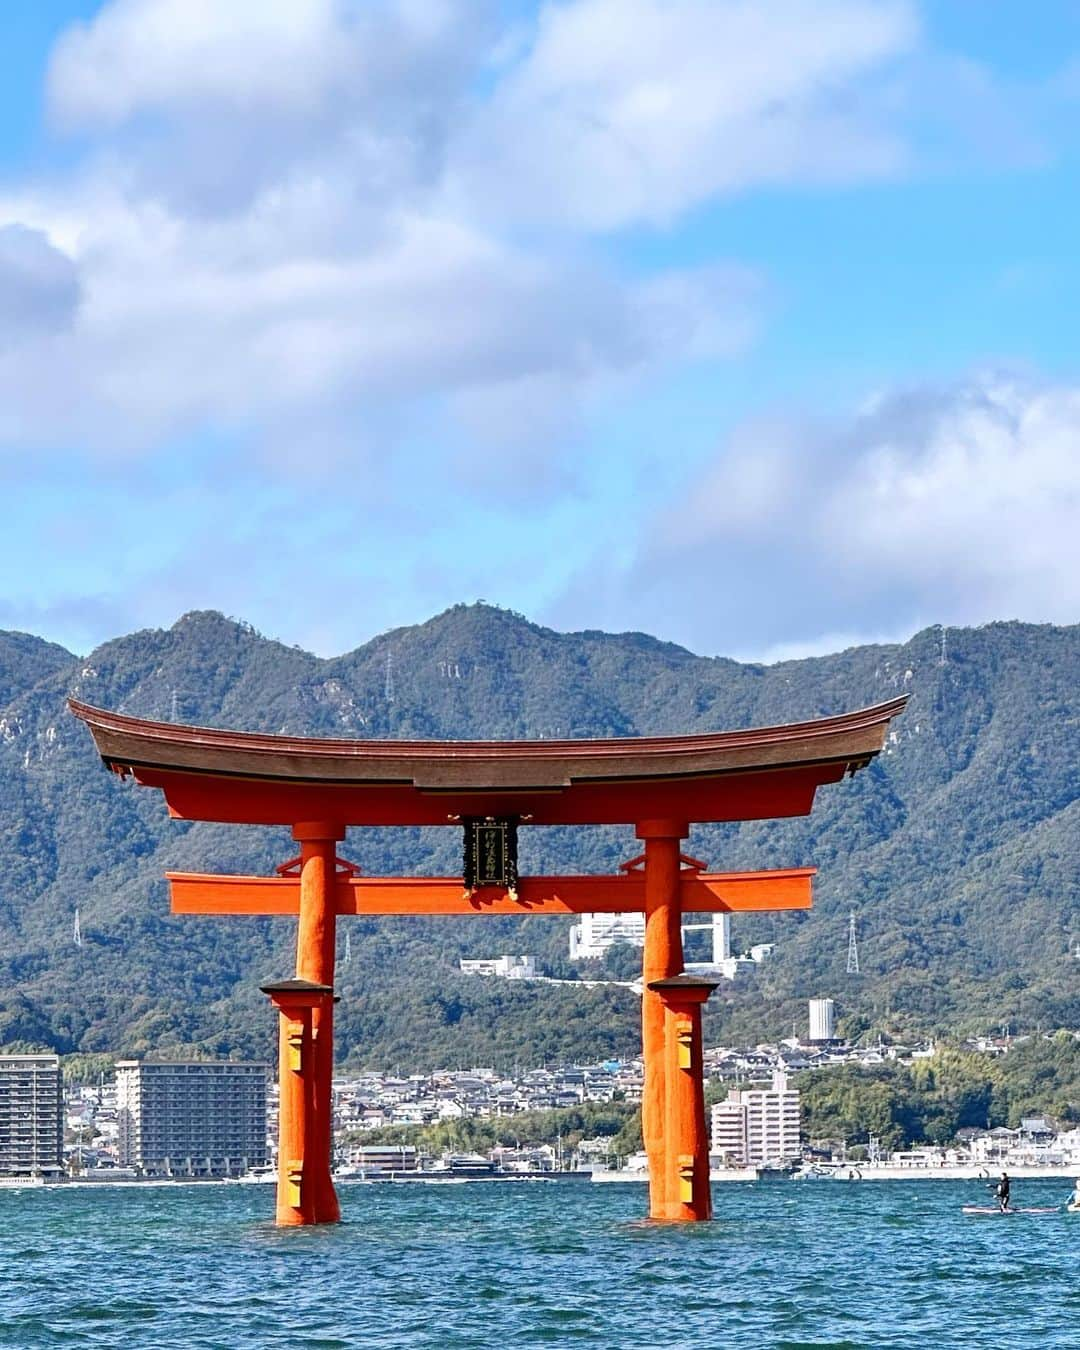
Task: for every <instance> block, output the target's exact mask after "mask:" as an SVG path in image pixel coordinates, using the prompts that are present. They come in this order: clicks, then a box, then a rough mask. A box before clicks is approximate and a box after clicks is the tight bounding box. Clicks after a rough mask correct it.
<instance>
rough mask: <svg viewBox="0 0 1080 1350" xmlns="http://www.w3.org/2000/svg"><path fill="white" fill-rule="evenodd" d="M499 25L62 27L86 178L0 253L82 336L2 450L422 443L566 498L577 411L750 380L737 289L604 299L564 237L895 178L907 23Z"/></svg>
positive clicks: (265, 16)
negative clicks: (891, 114) (897, 69)
mask: <svg viewBox="0 0 1080 1350" xmlns="http://www.w3.org/2000/svg"><path fill="white" fill-rule="evenodd" d="M498 15H499V9H498V7H497V5H496V4H495V3H494V0H477V2H476V3H467V4H461V3H455V0H363V2H362V0H305V3H303V4H297V3H294V0H230V3H228V4H222V3H218V2H217V0H110V2H109V3H106V4H104V5H103V6H102V8H101V9H100V10H99V12H98V13H97V15H96V16H95V17H94V18H92V19H90V20H88V21H87V22H85V23H80V24H75V25H73V26H72V27H71V28H70V29H69V30H68V31H67V32H66V33H65V34H64V36H63V37H62V38H61V39H60V41H59V43H58V44H57V46H56V49H55V52H54V54H53V59H52V63H51V67H50V71H49V81H48V94H49V101H50V107H51V110H52V113H53V116H54V119H55V120H56V122H57V124H58V125H60V126H62V127H66V128H71V129H74V130H75V131H77V132H78V133H79V134H80V136H81V137H82V138H83V140H82V144H84V145H85V146H86V147H87V148H86V152H85V154H84V156H83V158H82V159H81V161H80V162H79V163H78V164H77V165H76V166H75V167H74V168H71V169H69V170H67V171H58V172H57V174H56V175H55V176H54V177H52V178H51V179H49V180H47V181H40V182H36V183H35V182H26V183H23V184H21V185H16V186H15V187H14V188H12V189H11V190H10V191H9V192H8V196H7V199H6V200H3V199H0V229H3V227H5V226H6V227H8V232H7V233H5V234H4V235H2V236H0V238H6V239H8V241H9V243H10V242H11V240H13V239H15V238H16V237H18V238H20V239H22V238H23V237H24V236H23V235H22V234H19V233H18V232H19V231H36V232H37V233H36V234H35V235H33V238H35V239H36V240H37V241H38V251H39V253H40V255H41V258H44V257H46V256H47V257H48V259H49V260H50V266H51V267H52V269H53V272H52V274H51V275H52V276H53V282H52V283H50V284H54V285H55V286H60V281H59V280H58V279H59V278H60V276H61V273H63V274H64V276H66V277H67V278H68V279H69V280H68V283H67V284H68V289H67V290H66V291H64V292H63V294H64V295H65V296H66V297H67V298H68V301H70V297H71V296H72V295H74V294H77V297H78V304H77V305H76V304H74V303H73V302H71V303H67V302H65V303H67V308H66V310H64V311H63V313H62V314H61V310H60V309H55V310H54V311H51V312H52V313H53V316H54V319H53V322H52V323H51V325H46V326H44V327H42V325H41V324H40V323H39V324H38V326H37V328H35V327H34V321H33V320H32V319H31V317H30V316H29V313H28V314H27V317H26V319H25V329H26V334H27V341H25V342H19V343H9V344H8V346H7V347H6V348H4V349H3V350H0V441H2V442H4V443H6V445H7V447H8V448H10V449H11V450H15V451H18V450H19V449H20V448H22V447H24V446H27V445H33V446H38V447H40V446H44V445H54V446H55V445H64V444H70V445H72V446H73V447H76V448H79V449H90V450H92V451H94V452H96V453H99V454H115V453H121V454H145V455H152V454H154V453H161V452H162V447H164V446H167V445H168V444H169V443H170V442H172V441H174V440H175V438H176V437H177V436H180V435H184V434H185V433H189V432H191V431H198V430H200V429H209V430H211V431H213V432H215V433H220V434H221V437H222V440H224V441H228V440H229V439H230V438H234V439H235V438H237V437H238V438H240V439H241V440H242V441H243V442H244V443H245V445H247V446H249V447H251V448H253V450H254V452H255V454H256V455H257V456H261V458H262V459H263V460H264V461H265V462H267V463H270V464H277V465H280V466H282V467H284V468H291V467H294V466H296V465H297V464H298V463H301V462H302V463H304V464H307V465H310V464H312V463H317V462H322V463H323V464H324V465H327V466H328V465H331V464H333V463H334V462H350V461H352V462H361V463H366V462H369V461H370V458H371V456H372V455H373V454H376V453H378V447H376V446H375V441H374V439H373V437H372V428H373V427H376V428H378V430H379V442H380V446H381V449H382V451H383V453H385V451H386V448H387V447H390V448H391V449H392V448H393V445H394V436H395V431H396V429H397V428H401V427H404V426H405V425H406V424H411V425H413V426H414V427H415V423H416V421H417V419H426V421H427V423H428V425H429V426H430V427H434V428H435V429H436V430H435V431H434V433H433V434H428V435H426V437H425V443H426V446H427V450H426V453H427V454H428V456H429V457H430V458H431V459H435V458H437V457H439V456H442V457H444V458H452V457H454V456H457V457H458V458H459V460H460V459H461V457H462V455H463V454H464V461H463V462H467V463H468V464H469V465H470V466H471V469H472V471H473V477H474V478H483V477H484V475H485V474H486V472H487V469H486V467H485V466H488V465H492V464H494V460H493V459H492V456H491V455H490V454H489V453H488V450H487V449H486V448H485V446H488V447H489V446H491V445H493V444H496V443H498V442H499V441H502V440H504V438H506V441H505V443H508V444H510V446H511V453H514V451H515V450H516V451H519V452H521V453H527V454H529V455H531V456H533V462H534V463H535V453H536V452H535V444H536V438H537V436H541V437H546V438H549V444H548V447H547V450H546V458H545V461H544V472H545V475H546V476H547V479H548V480H549V481H550V482H552V483H559V482H563V481H566V480H567V466H566V464H565V463H560V462H559V456H560V455H563V456H564V457H565V455H566V454H567V453H568V450H567V446H566V442H567V440H568V439H569V438H570V437H572V435H573V433H574V432H575V431H576V430H578V429H580V428H581V427H582V426H583V425H584V424H585V423H586V422H587V419H588V416H589V413H590V411H591V410H592V409H593V408H595V407H598V406H603V401H604V400H605V399H610V398H612V397H614V396H615V395H617V396H619V397H620V398H628V397H632V396H633V394H634V392H635V391H636V388H637V387H638V386H639V385H640V384H643V383H645V382H647V381H649V380H650V379H655V378H657V377H658V376H659V375H661V374H663V373H665V372H667V371H669V370H671V369H672V368H674V367H675V366H676V365H678V364H680V363H687V362H708V361H717V360H724V359H730V358H732V357H734V356H737V355H738V354H739V353H741V352H743V351H744V350H745V349H746V348H747V347H748V346H749V345H751V344H752V343H753V341H754V340H755V337H756V335H757V332H758V330H759V328H760V326H761V323H762V315H763V309H764V303H765V300H764V297H765V292H766V287H765V282H764V279H763V278H761V277H760V276H758V275H757V274H756V273H755V272H753V271H752V270H751V269H748V268H746V267H742V266H740V265H739V264H738V263H737V262H733V261H731V260H726V259H723V258H716V257H709V258H706V259H705V260H704V261H703V263H702V265H701V266H699V267H695V268H692V269H688V270H687V269H676V268H672V267H665V266H662V265H659V264H655V265H653V266H651V267H649V268H646V269H645V270H643V271H641V272H638V273H634V274H631V273H629V272H628V271H626V270H622V271H620V270H619V268H617V267H616V266H614V265H611V264H610V263H608V262H607V261H606V260H605V257H604V255H603V253H602V251H601V250H600V249H599V247H598V246H596V245H594V244H591V243H588V242H586V241H585V240H584V239H583V238H582V237H581V235H582V227H586V228H587V229H589V230H596V229H608V228H622V227H624V226H631V225H640V224H642V223H649V222H657V221H671V220H673V219H674V218H676V217H677V216H679V215H681V214H682V213H685V212H686V211H688V210H690V209H692V208H693V207H694V206H695V205H698V204H700V203H701V202H703V201H706V200H710V199H713V198H715V197H717V196H718V195H720V194H723V193H727V192H731V191H734V190H737V189H745V188H748V187H752V186H754V185H758V184H761V183H776V182H788V183H790V182H806V181H817V180H821V179H835V178H839V179H857V178H860V177H863V176H866V175H867V174H870V175H877V174H880V173H883V172H890V171H892V170H894V169H895V168H896V166H897V164H899V163H901V162H902V161H903V160H904V157H905V155H906V150H905V148H904V145H903V138H902V136H901V135H900V133H899V132H898V130H897V126H896V125H895V124H894V123H892V122H890V120H889V118H888V117H884V116H883V115H882V111H881V107H880V106H879V105H878V104H877V103H876V102H875V100H874V98H873V97H872V96H871V94H872V88H873V85H874V82H875V81H876V80H877V79H878V78H880V77H882V76H883V73H884V72H887V71H889V70H891V69H892V66H893V64H894V63H895V61H896V60H897V59H898V58H899V57H901V56H902V55H903V54H904V53H905V52H906V51H908V50H909V49H911V47H912V46H913V44H915V43H916V42H917V41H918V32H917V25H916V22H915V19H914V17H913V10H912V7H911V5H910V4H908V3H905V0H775V2H774V3H770V4H769V5H768V6H763V5H760V4H757V3H750V2H749V0H564V2H563V3H557V4H556V3H547V4H544V5H542V6H541V7H540V8H539V10H538V11H537V12H536V13H535V14H534V15H533V16H532V17H530V18H528V19H526V20H523V21H522V22H521V23H520V24H517V25H514V26H508V25H507V23H506V22H505V20H504V21H503V22H502V23H501V24H500V22H499V20H498ZM545 222H546V223H547V224H546V225H545V224H544V223H545ZM538 224H539V225H540V226H541V228H537V226H538ZM550 224H554V225H556V226H557V227H558V228H557V229H555V230H553V231H552V230H550V229H548V228H547V225H550ZM12 229H14V230H15V231H16V234H11V233H10V230H12ZM26 237H27V238H28V237H30V236H26ZM42 250H44V251H45V252H42ZM0 255H2V250H0ZM39 261H40V259H39ZM3 267H4V263H3V257H2V256H0V287H2V286H3V285H4V284H5V277H6V273H4V272H3ZM35 275H37V276H38V281H37V282H36V283H35V284H40V283H41V282H42V277H43V276H44V274H43V273H38V274H35ZM76 286H77V291H76V290H75V289H73V288H74V287H76ZM60 293H61V291H60V290H56V291H55V294H54V303H57V301H56V297H57V296H59V295H60ZM35 294H36V295H37V299H38V301H39V302H40V304H39V307H38V310H36V311H35V312H36V313H40V314H43V313H44V312H45V311H44V309H43V308H41V306H42V305H44V293H43V292H42V293H40V294H39V293H38V292H35ZM17 312H18V311H17V310H16V313H17ZM61 319H62V321H61ZM519 399H520V400H523V402H522V404H521V405H520V411H519V403H518V400H519ZM521 428H526V429H528V430H531V432H532V435H531V436H530V435H525V436H521V435H520V434H516V435H510V434H509V433H511V432H515V431H518V432H519V431H520V429H521ZM316 437H317V438H318V440H319V442H320V445H321V449H320V448H318V447H316V446H315V444H314V441H315V438H316ZM474 440H475V442H476V445H475V448H474V449H473V448H470V447H469V445H468V444H467V443H468V442H471V441H474ZM463 443H464V444H466V448H465V450H464V452H463V450H462V445H463ZM569 453H572V452H569Z"/></svg>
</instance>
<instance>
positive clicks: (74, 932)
mask: <svg viewBox="0 0 1080 1350" xmlns="http://www.w3.org/2000/svg"><path fill="white" fill-rule="evenodd" d="M71 940H72V942H74V944H75V946H76V947H81V946H82V924H80V923H79V906H78V905H76V906H75V922H74V924H73V925H72V927H71Z"/></svg>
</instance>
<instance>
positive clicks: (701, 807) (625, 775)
mask: <svg viewBox="0 0 1080 1350" xmlns="http://www.w3.org/2000/svg"><path fill="white" fill-rule="evenodd" d="M904 702H905V700H904V699H903V698H900V699H893V700H892V701H891V702H888V703H882V704H878V705H876V706H875V707H872V708H864V709H860V710H859V711H857V712H852V713H845V714H843V715H842V716H839V717H825V718H819V719H818V720H816V721H813V722H798V723H791V724H790V725H787V726H779V727H757V728H751V729H749V730H745V731H725V732H716V733H710V734H708V735H700V736H665V737H623V738H613V739H609V740H593V741H590V740H580V741H343V740H324V739H315V738H310V737H297V736H262V735H254V734H251V733H247V732H237V731H221V730H217V729H215V728H207V727H185V726H176V725H174V724H172V723H167V722H151V721H147V720H145V719H142V718H135V717H127V716H125V715H124V714H121V713H111V712H107V711H105V710H104V709H100V708H93V707H91V706H90V705H89V704H85V703H80V702H78V701H76V700H71V701H70V702H69V706H70V708H71V710H72V712H73V713H74V714H75V715H76V716H77V717H79V718H81V719H82V720H83V721H84V722H85V723H86V724H87V726H88V727H89V728H90V731H91V734H92V735H93V737H94V741H95V743H96V745H97V748H98V751H99V753H100V754H101V756H102V759H103V760H104V761H105V763H106V764H107V765H108V766H109V767H110V768H111V769H113V770H114V771H116V772H117V773H120V774H129V773H130V774H133V775H134V776H135V778H136V780H137V781H138V782H139V783H142V784H144V785H145V786H148V787H156V788H160V789H161V791H162V792H163V793H164V794H165V798H166V801H167V803H168V806H169V810H170V811H171V812H172V814H173V815H175V816H177V817H180V818H183V819H188V820H214V821H222V822H227V823H228V822H232V823H239V824H270V825H272V824H279V825H292V824H294V823H295V822H296V821H297V820H323V821H335V822H337V823H338V824H341V825H447V824H451V823H453V822H454V821H456V819H457V817H458V816H460V815H484V814H497V815H519V816H521V817H522V818H523V819H524V820H526V822H529V821H531V822H532V823H534V824H537V825H555V824H561V825H587V824H619V823H631V824H636V823H637V822H639V821H641V820H645V819H650V818H651V819H660V818H668V819H683V820H688V821H721V820H750V819H766V818H772V817H775V816H792V815H805V814H806V813H807V812H808V811H809V810H810V808H811V806H812V805H813V800H814V792H815V790H816V788H817V787H818V786H819V785H820V784H822V783H830V782H835V781H837V780H838V779H839V778H841V777H842V776H843V775H844V773H845V772H849V771H854V770H855V769H858V768H862V767H863V766H864V765H865V764H867V763H869V761H870V760H871V759H872V758H873V756H874V755H876V754H877V753H878V752H879V751H880V750H881V747H882V745H883V744H884V738H885V732H886V730H887V728H888V724H889V721H890V720H891V719H892V718H893V717H894V716H896V715H897V714H898V713H899V712H900V711H901V710H902V708H903V706H904Z"/></svg>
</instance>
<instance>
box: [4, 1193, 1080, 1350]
mask: <svg viewBox="0 0 1080 1350" xmlns="http://www.w3.org/2000/svg"><path fill="white" fill-rule="evenodd" d="M1065 1189H1067V1188H1066V1187H1065V1186H1063V1184H1062V1183H1054V1182H1035V1181H1032V1182H1024V1183H1022V1184H1020V1185H1017V1186H1016V1187H1015V1190H1016V1196H1015V1201H1016V1203H1019V1204H1033V1205H1038V1204H1054V1203H1056V1202H1058V1201H1062V1202H1063V1201H1064V1200H1065V1198H1066V1196H1065V1194H1063V1191H1064V1190H1065ZM714 1194H715V1198H716V1201H717V1217H716V1219H715V1220H714V1221H713V1222H712V1223H707V1224H695V1225H685V1226H676V1225H661V1224H651V1223H648V1222H644V1221H642V1219H641V1214H642V1211H643V1209H644V1206H645V1203H646V1195H645V1190H644V1188H643V1187H641V1186H626V1185H609V1186H589V1185H587V1184H576V1183H553V1184H545V1183H537V1184H522V1185H505V1186H500V1185H456V1186H455V1185H445V1186H424V1185H407V1186H405V1185H382V1186H370V1185H369V1186H346V1187H343V1188H342V1192H341V1196H342V1209H343V1212H344V1217H345V1222H343V1223H342V1224H341V1225H339V1226H335V1227H327V1228H316V1229H285V1230H282V1229H276V1228H274V1226H273V1224H272V1222H271V1215H272V1209H273V1188H272V1187H268V1186H214V1185H205V1186H186V1187H181V1186H177V1187H104V1186H102V1187H97V1188H95V1187H90V1186H86V1187H72V1188H68V1189H65V1188H63V1187H56V1188H38V1189H28V1190H25V1191H10V1190H5V1191H0V1345H4V1346H18V1347H20V1350H29V1348H30V1347H37V1346H52V1345H63V1346H65V1347H77V1346H110V1347H112V1346H115V1347H142V1346H148V1347H157V1348H159V1350H167V1348H170V1347H185V1350H187V1348H188V1347H193V1348H200V1350H202V1348H205V1350H211V1347H213V1348H214V1350H217V1348H218V1347H221V1348H222V1350H249V1348H251V1350H256V1348H257V1350H262V1348H263V1347H278V1346H280V1347H285V1346H288V1347H290V1350H301V1348H310V1350H316V1348H319V1350H338V1348H339V1347H340V1348H342V1350H344V1348H345V1347H354V1346H358V1347H359V1346H362V1347H371V1348H372V1350H382V1347H437V1348H438V1350H455V1348H456V1347H462V1350H464V1348H465V1347H468V1350H489V1348H490V1350H519V1348H520V1350H530V1347H533V1346H536V1347H541V1346H566V1347H605V1348H607V1347H610V1348H611V1350H632V1348H634V1347H642V1348H643V1350H661V1348H662V1350H698V1347H701V1348H702V1350H705V1347H709V1348H710V1350H712V1347H776V1348H777V1350H795V1347H811V1346H812V1347H818V1348H819V1350H825V1347H830V1350H841V1347H843V1348H845V1350H847V1348H851V1350H854V1348H855V1347H864V1346H865V1347H871V1346H872V1347H898V1348H899V1347H905V1348H907V1347H912V1348H914V1347H918V1350H936V1348H938V1347H952V1346H957V1347H959V1346H963V1347H966V1350H976V1348H977V1347H987V1348H988V1350H989V1348H990V1347H993V1350H1002V1347H1011V1348H1015V1347H1028V1346H1030V1347H1036V1346H1037V1347H1051V1346H1052V1347H1062V1346H1068V1347H1080V1260H1078V1254H1080V1214H1067V1213H1065V1212H1061V1213H1059V1214H1053V1215H1049V1216H1035V1215H1033V1216H1026V1215H1015V1216H1006V1217H1004V1218H974V1217H968V1216H965V1215H962V1214H961V1213H960V1207H961V1205H962V1204H964V1203H969V1202H975V1203H980V1202H982V1201H983V1200H984V1199H985V1196H984V1194H983V1188H982V1187H981V1186H979V1185H978V1184H971V1183H951V1182H940V1181H938V1182H923V1183H918V1182H911V1183H909V1182H894V1183H884V1182H880V1183H873V1184H871V1183H863V1184H861V1185H860V1184H858V1183H855V1184H849V1183H840V1182H791V1181H787V1182H784V1181H774V1182H759V1183H756V1184H753V1185H747V1184H733V1185H723V1186H716V1187H714Z"/></svg>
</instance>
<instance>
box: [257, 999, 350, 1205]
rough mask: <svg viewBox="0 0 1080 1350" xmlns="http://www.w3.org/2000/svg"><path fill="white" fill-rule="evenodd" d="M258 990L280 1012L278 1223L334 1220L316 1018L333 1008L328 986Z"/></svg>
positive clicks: (332, 1187)
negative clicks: (321, 1122) (320, 1114)
mask: <svg viewBox="0 0 1080 1350" xmlns="http://www.w3.org/2000/svg"><path fill="white" fill-rule="evenodd" d="M262 992H263V993H264V994H267V995H269V997H270V1001H271V1002H272V1003H273V1005H274V1007H275V1008H277V1010H278V1012H279V1013H280V1014H281V1017H280V1024H279V1044H278V1081H279V1088H280V1094H281V1095H280V1104H279V1114H278V1184H277V1208H276V1211H275V1219H276V1222H277V1224H278V1226H279V1227H283V1228H289V1227H295V1226H297V1225H300V1224H313V1223H337V1222H338V1221H339V1220H340V1218H341V1209H340V1207H339V1205H338V1199H337V1194H336V1192H335V1190H334V1182H333V1179H332V1177H331V1175H330V1151H329V1148H327V1147H325V1140H324V1137H323V1135H324V1132H323V1131H322V1130H320V1129H319V1126H318V1120H317V1102H318V1100H319V1097H320V1086H321V1085H320V1082H319V1076H320V1070H321V1064H320V1057H319V1056H318V1054H317V1047H316V1044H315V1026H314V1023H315V1019H316V1018H317V1016H318V1014H319V1013H320V1012H321V1011H325V1010H326V1009H328V1008H332V1007H333V996H334V991H333V988H332V987H331V986H330V985H328V984H315V983H314V982H313V981H311V980H282V981H280V982H279V983H277V984H264V985H263V986H262Z"/></svg>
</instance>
